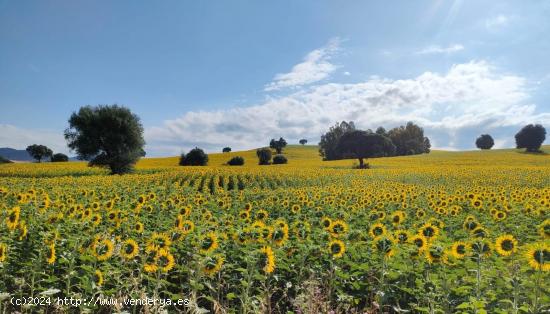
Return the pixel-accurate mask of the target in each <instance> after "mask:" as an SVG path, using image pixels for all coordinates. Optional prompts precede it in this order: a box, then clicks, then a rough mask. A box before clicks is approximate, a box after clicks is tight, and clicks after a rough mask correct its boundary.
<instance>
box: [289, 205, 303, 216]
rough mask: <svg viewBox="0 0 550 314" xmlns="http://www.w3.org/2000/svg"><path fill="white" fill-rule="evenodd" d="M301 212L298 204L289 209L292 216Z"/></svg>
mask: <svg viewBox="0 0 550 314" xmlns="http://www.w3.org/2000/svg"><path fill="white" fill-rule="evenodd" d="M301 210H302V208H301V207H300V205H298V204H294V205H292V207H291V208H290V212H291V213H293V214H298V213H299V212H300V211H301Z"/></svg>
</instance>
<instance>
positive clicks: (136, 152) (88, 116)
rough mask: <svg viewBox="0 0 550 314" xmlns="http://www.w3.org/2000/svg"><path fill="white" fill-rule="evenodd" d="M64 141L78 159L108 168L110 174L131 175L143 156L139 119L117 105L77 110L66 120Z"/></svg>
mask: <svg viewBox="0 0 550 314" xmlns="http://www.w3.org/2000/svg"><path fill="white" fill-rule="evenodd" d="M65 139H67V142H68V146H69V148H70V149H72V150H74V151H76V153H77V157H78V158H79V159H82V160H89V165H90V166H100V167H108V168H109V169H110V170H111V173H112V174H124V173H127V172H130V171H131V170H132V169H133V167H134V165H135V163H136V162H137V161H138V160H139V158H141V157H143V156H145V151H144V150H143V146H144V145H145V140H144V139H143V126H142V125H141V122H140V119H139V117H138V116H137V115H135V114H133V113H132V112H131V111H130V110H129V109H128V108H126V107H122V106H118V105H112V106H108V105H100V106H84V107H82V108H80V110H79V111H78V112H74V113H73V114H72V115H71V117H70V118H69V128H68V129H67V130H65Z"/></svg>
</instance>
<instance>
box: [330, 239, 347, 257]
mask: <svg viewBox="0 0 550 314" xmlns="http://www.w3.org/2000/svg"><path fill="white" fill-rule="evenodd" d="M328 252H329V254H331V255H332V258H340V257H342V256H343V255H344V253H345V252H346V245H345V244H344V242H343V241H341V240H338V239H334V240H332V241H330V242H329V244H328Z"/></svg>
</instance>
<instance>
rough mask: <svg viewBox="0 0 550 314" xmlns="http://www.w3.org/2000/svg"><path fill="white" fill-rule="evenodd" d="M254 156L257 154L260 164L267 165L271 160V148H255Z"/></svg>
mask: <svg viewBox="0 0 550 314" xmlns="http://www.w3.org/2000/svg"><path fill="white" fill-rule="evenodd" d="M256 156H258V162H259V164H260V165H269V163H270V161H271V149H269V148H267V147H264V148H258V149H257V150H256Z"/></svg>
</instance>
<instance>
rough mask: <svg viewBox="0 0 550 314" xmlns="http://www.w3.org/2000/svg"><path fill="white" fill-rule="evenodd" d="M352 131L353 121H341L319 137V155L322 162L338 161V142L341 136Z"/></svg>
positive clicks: (353, 127) (353, 128)
mask: <svg viewBox="0 0 550 314" xmlns="http://www.w3.org/2000/svg"><path fill="white" fill-rule="evenodd" d="M354 130H355V124H354V123H353V121H350V122H346V121H342V122H340V123H336V124H335V125H334V126H332V127H330V129H329V130H328V132H327V133H325V134H323V135H321V141H320V142H319V155H321V157H323V160H336V159H340V158H341V157H340V153H339V151H338V149H337V146H338V141H339V140H340V137H342V135H344V134H345V133H347V132H350V131H354Z"/></svg>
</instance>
